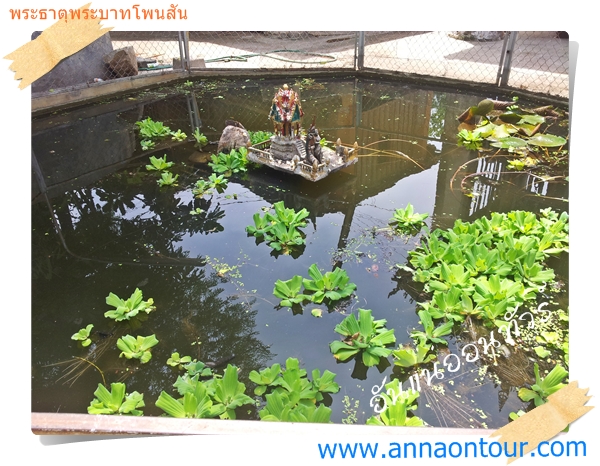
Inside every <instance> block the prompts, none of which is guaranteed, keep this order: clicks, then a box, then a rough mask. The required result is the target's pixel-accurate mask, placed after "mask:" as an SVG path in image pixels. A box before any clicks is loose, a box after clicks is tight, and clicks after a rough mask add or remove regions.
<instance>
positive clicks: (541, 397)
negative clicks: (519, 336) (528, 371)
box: [518, 363, 569, 406]
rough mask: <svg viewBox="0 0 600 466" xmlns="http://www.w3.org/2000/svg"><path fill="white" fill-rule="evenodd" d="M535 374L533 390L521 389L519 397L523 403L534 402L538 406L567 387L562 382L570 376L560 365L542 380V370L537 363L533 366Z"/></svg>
mask: <svg viewBox="0 0 600 466" xmlns="http://www.w3.org/2000/svg"><path fill="white" fill-rule="evenodd" d="M533 372H534V374H535V383H534V384H533V385H532V386H531V389H529V388H524V387H523V388H521V389H519V393H518V395H519V398H521V399H522V400H523V401H531V400H533V402H534V403H535V405H536V406H541V405H543V404H544V403H546V401H548V397H549V396H550V395H552V394H553V393H554V392H557V391H558V390H560V389H561V388H563V387H565V386H566V385H565V384H564V383H561V382H562V381H563V380H564V378H565V377H566V376H567V375H569V373H568V372H567V371H566V370H565V369H564V368H563V367H562V366H561V365H560V364H558V365H556V366H554V369H552V370H551V371H550V372H549V373H548V375H547V376H546V377H544V378H543V379H542V378H540V368H539V366H538V364H537V363H535V364H534V365H533Z"/></svg>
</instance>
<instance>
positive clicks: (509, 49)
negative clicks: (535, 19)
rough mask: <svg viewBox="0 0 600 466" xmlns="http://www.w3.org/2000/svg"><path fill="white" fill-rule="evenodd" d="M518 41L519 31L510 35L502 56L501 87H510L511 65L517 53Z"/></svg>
mask: <svg viewBox="0 0 600 466" xmlns="http://www.w3.org/2000/svg"><path fill="white" fill-rule="evenodd" d="M516 40H517V31H511V32H509V33H508V40H507V41H506V42H505V48H504V49H503V54H502V58H501V60H502V63H501V67H502V71H501V73H500V87H503V86H508V78H509V76H510V64H511V61H512V56H513V54H514V51H515V41H516Z"/></svg>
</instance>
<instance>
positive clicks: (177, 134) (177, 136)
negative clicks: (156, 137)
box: [171, 129, 187, 141]
mask: <svg viewBox="0 0 600 466" xmlns="http://www.w3.org/2000/svg"><path fill="white" fill-rule="evenodd" d="M171 139H172V140H173V141H185V140H186V139H187V134H185V133H184V132H183V131H181V130H180V129H178V130H177V131H174V132H173V131H171Z"/></svg>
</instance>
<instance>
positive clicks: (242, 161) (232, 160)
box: [208, 147, 248, 177]
mask: <svg viewBox="0 0 600 466" xmlns="http://www.w3.org/2000/svg"><path fill="white" fill-rule="evenodd" d="M247 153H248V149H246V148H245V147H239V148H238V149H237V150H235V149H232V150H231V151H230V152H229V154H225V153H224V152H219V153H218V154H216V155H215V154H213V155H211V156H210V159H211V161H210V162H209V163H208V166H209V167H211V168H212V170H213V171H214V172H215V173H222V174H223V175H225V176H227V177H229V176H231V175H233V174H234V173H243V172H246V171H247V168H246V166H247V165H248V159H247V158H246V154H247Z"/></svg>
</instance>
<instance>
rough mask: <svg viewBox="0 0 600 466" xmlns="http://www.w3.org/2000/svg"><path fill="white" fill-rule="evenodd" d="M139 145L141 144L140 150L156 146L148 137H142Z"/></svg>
mask: <svg viewBox="0 0 600 466" xmlns="http://www.w3.org/2000/svg"><path fill="white" fill-rule="evenodd" d="M140 145H141V146H142V150H150V149H154V148H155V147H156V144H155V143H154V141H151V140H150V139H142V140H141V141H140Z"/></svg>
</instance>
